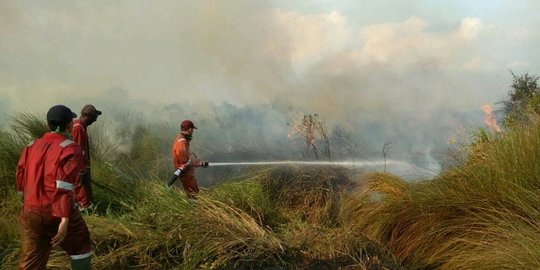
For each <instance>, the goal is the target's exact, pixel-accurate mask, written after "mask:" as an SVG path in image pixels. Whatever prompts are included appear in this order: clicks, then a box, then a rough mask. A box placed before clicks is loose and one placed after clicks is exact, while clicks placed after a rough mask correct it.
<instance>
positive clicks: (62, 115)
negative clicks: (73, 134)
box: [47, 105, 77, 126]
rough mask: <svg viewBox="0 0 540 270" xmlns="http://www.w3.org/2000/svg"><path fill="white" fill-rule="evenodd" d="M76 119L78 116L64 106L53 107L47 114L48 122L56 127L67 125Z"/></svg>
mask: <svg viewBox="0 0 540 270" xmlns="http://www.w3.org/2000/svg"><path fill="white" fill-rule="evenodd" d="M75 117H77V115H76V114H75V113H73V112H72V111H71V110H70V109H69V108H68V107H66V106H64V105H55V106H52V107H51V108H50V109H49V111H48V112H47V122H48V123H50V124H52V125H55V126H63V125H66V124H68V123H69V122H71V121H73V118H75Z"/></svg>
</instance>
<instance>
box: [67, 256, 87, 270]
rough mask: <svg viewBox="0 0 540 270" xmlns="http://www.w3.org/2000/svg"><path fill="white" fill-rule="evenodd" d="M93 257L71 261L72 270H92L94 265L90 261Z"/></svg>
mask: <svg viewBox="0 0 540 270" xmlns="http://www.w3.org/2000/svg"><path fill="white" fill-rule="evenodd" d="M91 258H92V257H86V258H84V259H78V260H71V269H73V270H91V269H92V264H91V263H90V259H91Z"/></svg>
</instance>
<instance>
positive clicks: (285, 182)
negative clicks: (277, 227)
mask: <svg viewBox="0 0 540 270" xmlns="http://www.w3.org/2000/svg"><path fill="white" fill-rule="evenodd" d="M262 186H263V191H264V192H265V194H266V195H267V196H268V197H269V198H270V200H272V201H275V202H276V206H277V207H280V208H282V209H284V211H286V213H288V214H289V215H292V216H295V217H298V218H300V219H302V220H306V221H309V222H314V223H322V224H326V225H335V224H336V222H337V219H336V218H337V213H338V212H339V205H340V201H341V198H340V197H341V194H342V193H343V192H344V191H345V190H348V189H351V188H352V187H353V186H354V182H352V181H351V180H350V178H349V176H348V175H347V171H346V170H345V169H343V168H332V167H302V168H301V167H295V166H285V167H280V168H275V169H273V170H272V171H270V174H269V175H268V176H267V177H266V178H264V179H262Z"/></svg>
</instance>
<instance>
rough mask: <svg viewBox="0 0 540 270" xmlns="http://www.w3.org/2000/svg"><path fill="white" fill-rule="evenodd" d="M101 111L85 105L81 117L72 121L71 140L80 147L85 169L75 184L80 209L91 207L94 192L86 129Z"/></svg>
mask: <svg viewBox="0 0 540 270" xmlns="http://www.w3.org/2000/svg"><path fill="white" fill-rule="evenodd" d="M99 115H101V111H98V110H97V109H96V107H94V105H91V104H88V105H85V106H84V107H83V108H82V110H81V117H80V118H79V119H77V120H75V121H74V122H73V130H72V131H71V136H72V137H73V141H74V142H76V143H78V144H79V145H80V146H81V147H82V153H83V160H84V164H85V169H84V170H83V171H82V172H81V174H80V175H79V179H78V181H77V185H76V186H75V197H76V199H77V202H78V203H79V207H80V209H81V210H84V209H88V208H92V206H93V201H94V193H93V192H92V170H91V166H90V144H89V142H88V132H87V129H88V127H89V126H90V125H92V124H93V123H94V122H96V120H97V118H98V116H99Z"/></svg>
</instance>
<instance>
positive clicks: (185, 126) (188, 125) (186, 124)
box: [180, 120, 197, 130]
mask: <svg viewBox="0 0 540 270" xmlns="http://www.w3.org/2000/svg"><path fill="white" fill-rule="evenodd" d="M180 128H181V129H182V130H188V129H190V128H194V129H197V127H196V126H195V124H193V122H191V121H190V120H184V121H182V124H180Z"/></svg>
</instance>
